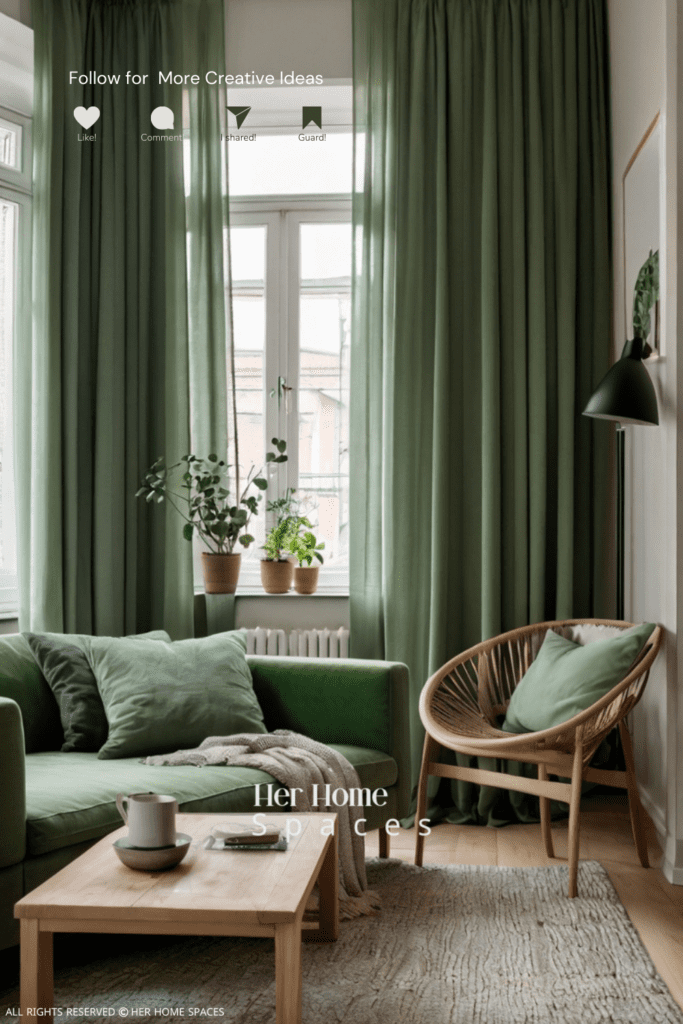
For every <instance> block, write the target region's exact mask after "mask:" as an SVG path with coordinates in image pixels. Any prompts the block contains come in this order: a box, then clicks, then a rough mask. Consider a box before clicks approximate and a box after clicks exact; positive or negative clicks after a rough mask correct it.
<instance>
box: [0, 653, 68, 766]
mask: <svg viewBox="0 0 683 1024" xmlns="http://www.w3.org/2000/svg"><path fill="white" fill-rule="evenodd" d="M0 697H9V698H10V699H11V700H14V701H16V702H17V704H18V705H19V708H20V710H21V717H22V721H23V725H24V739H25V743H26V753H27V754H31V753H33V752H34V751H36V750H59V748H60V746H61V745H62V741H63V739H64V733H63V732H62V724H61V722H60V720H59V707H58V705H57V701H56V700H55V698H54V694H53V693H52V690H51V689H50V687H49V686H48V685H47V682H46V681H45V678H44V676H43V674H42V672H41V671H40V669H39V668H38V666H37V665H36V659H35V658H34V657H33V655H32V654H31V648H30V647H29V645H28V643H27V642H26V639H25V638H24V637H23V636H22V635H21V633H12V634H10V635H9V636H3V637H0Z"/></svg>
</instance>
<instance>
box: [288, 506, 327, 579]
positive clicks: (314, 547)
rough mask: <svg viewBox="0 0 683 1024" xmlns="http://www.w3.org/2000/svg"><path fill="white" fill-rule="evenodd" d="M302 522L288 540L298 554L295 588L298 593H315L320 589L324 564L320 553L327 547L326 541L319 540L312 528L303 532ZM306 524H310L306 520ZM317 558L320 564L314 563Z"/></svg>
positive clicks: (289, 545) (295, 553) (291, 548)
mask: <svg viewBox="0 0 683 1024" xmlns="http://www.w3.org/2000/svg"><path fill="white" fill-rule="evenodd" d="M302 525H304V524H302V523H300V524H299V525H298V526H297V531H296V533H295V534H293V535H292V536H291V537H290V539H289V542H288V550H289V551H291V553H292V554H293V555H295V556H296V558H297V561H298V563H299V564H298V565H297V566H296V568H295V569H294V589H295V590H296V592H297V594H315V592H316V590H317V589H318V573H319V571H320V566H321V565H322V564H323V556H322V555H321V554H320V552H321V551H323V550H324V548H325V542H324V541H320V542H318V541H317V540H316V538H315V535H314V534H313V533H312V532H311V531H310V530H305V531H304V532H303V533H301V529H300V528H301V526H302ZM305 525H306V526H310V525H311V524H310V523H309V522H306V521H305ZM314 558H317V560H318V562H319V563H320V565H313V564H312V562H313V559H314Z"/></svg>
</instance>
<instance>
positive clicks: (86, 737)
mask: <svg viewBox="0 0 683 1024" xmlns="http://www.w3.org/2000/svg"><path fill="white" fill-rule="evenodd" d="M23 635H24V637H25V638H26V640H27V641H28V645H29V647H30V648H31V652H32V654H33V657H34V658H35V660H36V662H37V664H38V667H39V668H40V671H41V672H42V673H43V675H44V676H45V678H46V680H47V682H48V685H49V686H50V689H51V690H52V692H53V693H54V695H55V698H56V700H57V704H58V705H59V716H60V718H61V720H62V728H63V730H64V742H63V744H62V750H64V751H68V750H81V751H93V750H99V749H100V747H101V746H102V744H103V743H105V742H106V739H107V731H108V728H109V727H108V725H107V716H106V715H105V713H104V705H103V704H102V698H101V697H100V691H99V690H98V689H97V683H96V682H95V676H94V675H93V672H92V669H91V668H90V664H89V662H88V659H87V658H86V656H85V650H84V641H85V640H89V639H90V638H89V637H87V636H85V635H83V634H81V633H24V634H23ZM138 637H139V638H144V639H147V640H157V641H158V640H165V641H166V642H167V643H170V642H171V638H170V636H169V635H168V633H166V632H164V630H163V629H157V630H154V631H153V632H152V633H140V634H138Z"/></svg>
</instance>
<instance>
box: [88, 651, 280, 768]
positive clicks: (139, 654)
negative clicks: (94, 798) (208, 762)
mask: <svg viewBox="0 0 683 1024" xmlns="http://www.w3.org/2000/svg"><path fill="white" fill-rule="evenodd" d="M246 649H247V640H246V636H245V634H244V633H242V632H240V631H234V632H228V633H216V634H214V635H213V636H208V637H205V638H204V639H201V640H178V641H176V642H175V643H166V644H161V643H156V642H152V641H149V640H135V639H128V638H121V639H112V638H111V637H89V638H87V639H86V640H85V652H86V654H87V657H88V661H89V662H90V667H91V668H92V670H93V673H94V676H95V679H96V680H97V686H98V688H99V691H100V695H101V697H102V703H103V704H104V709H105V711H106V714H107V721H108V722H109V735H108V738H107V742H106V743H105V744H104V746H103V747H102V749H101V750H100V752H99V755H98V756H99V757H100V758H103V759H106V758H119V757H135V756H140V757H145V756H146V755H148V754H165V753H169V752H171V751H174V750H179V749H181V748H183V749H187V748H191V747H196V746H197V745H198V744H199V743H201V742H202V740H204V739H206V737H207V736H229V735H232V734H234V733H240V732H249V733H262V732H265V731H266V727H265V725H264V724H263V713H262V711H261V708H260V707H259V703H258V701H257V699H256V694H255V693H254V688H253V685H252V681H251V672H250V671H249V666H248V665H247V660H246Z"/></svg>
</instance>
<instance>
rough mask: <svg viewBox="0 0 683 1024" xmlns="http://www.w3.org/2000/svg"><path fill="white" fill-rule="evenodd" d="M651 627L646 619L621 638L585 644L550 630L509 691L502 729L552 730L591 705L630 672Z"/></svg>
mask: <svg viewBox="0 0 683 1024" xmlns="http://www.w3.org/2000/svg"><path fill="white" fill-rule="evenodd" d="M654 628H655V627H654V624H653V623H652V622H644V623H643V624H642V625H641V626H638V627H637V628H636V629H629V630H628V632H625V633H624V634H623V635H622V636H617V637H614V638H613V639H609V640H596V641H595V642H593V643H590V644H587V645H586V646H581V645H580V644H575V643H574V642H573V641H572V640H565V638H564V637H562V636H560V635H559V634H558V633H555V632H553V630H552V629H549V630H548V632H547V633H546V635H545V639H544V641H543V644H542V645H541V649H540V650H539V652H538V654H537V655H536V658H535V659H534V661H533V662H532V664H531V665H530V667H529V669H528V670H527V672H526V673H525V675H524V676H523V677H522V679H521V680H520V682H519V683H518V684H517V687H516V689H515V692H514V693H513V695H512V699H511V700H510V704H509V706H508V710H507V714H506V716H505V723H504V725H503V729H504V730H505V732H514V733H522V732H541V731H542V730H543V729H552V728H553V726H556V725H561V724H562V722H566V721H567V720H568V719H570V718H573V717H574V715H578V714H580V712H581V711H585V710H586V709H587V708H589V707H591V705H592V704H595V702H596V701H597V700H599V699H600V698H601V697H604V696H605V694H606V693H609V691H610V690H611V689H612V687H614V686H616V685H617V683H619V682H621V680H622V679H624V678H625V677H626V676H627V675H628V672H629V670H630V668H631V666H632V665H633V663H634V661H635V660H636V658H637V657H638V655H639V654H640V652H641V650H642V649H643V646H644V645H645V643H646V642H647V640H648V639H649V638H650V636H651V634H652V631H653V630H654Z"/></svg>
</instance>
